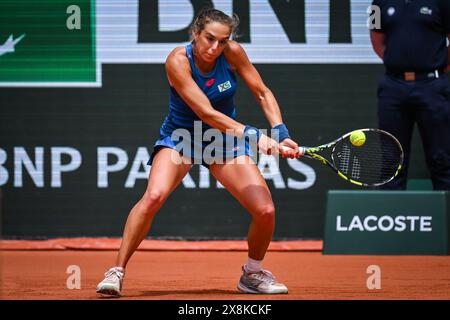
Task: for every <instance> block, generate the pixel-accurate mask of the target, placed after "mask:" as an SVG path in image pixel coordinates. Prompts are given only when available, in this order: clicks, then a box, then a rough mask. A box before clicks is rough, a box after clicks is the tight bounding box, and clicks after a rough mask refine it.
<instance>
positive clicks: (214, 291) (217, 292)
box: [123, 289, 241, 298]
mask: <svg viewBox="0 0 450 320" xmlns="http://www.w3.org/2000/svg"><path fill="white" fill-rule="evenodd" d="M171 294H181V295H184V294H198V295H224V294H241V293H240V292H238V291H236V290H221V289H199V290H152V291H141V292H140V294H137V295H124V296H123V297H124V298H133V297H136V298H137V297H159V296H167V295H171Z"/></svg>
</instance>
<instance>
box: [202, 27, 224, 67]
mask: <svg viewBox="0 0 450 320" xmlns="http://www.w3.org/2000/svg"><path fill="white" fill-rule="evenodd" d="M229 38H230V27H229V26H227V25H226V24H222V23H220V22H210V23H207V24H206V25H205V28H204V29H203V30H202V31H201V32H200V33H199V34H196V35H195V49H196V54H197V55H199V56H200V57H201V58H202V59H203V60H205V61H208V62H210V61H214V60H215V59H217V57H218V56H220V54H221V53H222V51H223V49H225V46H226V45H227V42H228V40H229Z"/></svg>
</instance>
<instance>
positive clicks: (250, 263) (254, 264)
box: [244, 257, 262, 273]
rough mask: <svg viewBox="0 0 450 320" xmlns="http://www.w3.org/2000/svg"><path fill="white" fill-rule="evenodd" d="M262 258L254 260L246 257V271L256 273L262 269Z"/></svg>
mask: <svg viewBox="0 0 450 320" xmlns="http://www.w3.org/2000/svg"><path fill="white" fill-rule="evenodd" d="M261 265H262V260H254V259H252V258H250V257H249V258H248V260H247V263H246V264H245V266H244V269H245V271H246V272H247V273H257V272H260V271H261V270H262V267H261Z"/></svg>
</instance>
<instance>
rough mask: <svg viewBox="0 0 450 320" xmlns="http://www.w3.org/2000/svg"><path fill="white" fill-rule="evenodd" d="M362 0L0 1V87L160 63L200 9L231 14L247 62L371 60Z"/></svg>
mask: <svg viewBox="0 0 450 320" xmlns="http://www.w3.org/2000/svg"><path fill="white" fill-rule="evenodd" d="M370 2H371V1H370V0H352V1H350V0H342V1H328V0H291V1H278V0H220V1H219V0H215V1H211V0H190V1H189V0H97V1H95V0H47V1H34V0H14V1H13V0H3V1H1V2H0V44H1V46H0V86H56V87H58V86H66V87H70V86H71V87H79V86H94V87H100V86H101V85H102V77H101V74H102V65H103V64H111V63H112V64H115V63H120V64H124V63H125V64H138V63H164V61H165V59H166V57H167V54H168V53H169V52H170V50H172V49H173V47H174V46H175V45H177V44H183V43H186V42H188V41H189V33H188V30H189V26H190V24H191V23H192V21H193V19H194V17H195V15H196V14H197V13H198V12H199V11H200V10H201V9H202V8H203V7H204V6H207V5H208V6H214V7H216V8H217V9H220V10H223V11H224V12H226V13H228V14H232V13H237V14H238V15H239V17H240V20H241V24H240V32H239V38H238V40H239V42H240V43H242V45H243V46H244V48H245V49H246V52H247V53H248V55H249V57H250V59H251V60H252V62H254V63H352V64H353V63H354V64H360V63H378V62H379V60H378V58H377V57H376V56H375V54H374V53H373V51H372V49H371V46H370V41H369V36H368V34H369V32H368V26H371V25H374V23H375V24H376V21H374V19H375V18H376V16H375V15H374V14H375V13H376V12H375V11H373V10H371V8H370V7H369V6H370Z"/></svg>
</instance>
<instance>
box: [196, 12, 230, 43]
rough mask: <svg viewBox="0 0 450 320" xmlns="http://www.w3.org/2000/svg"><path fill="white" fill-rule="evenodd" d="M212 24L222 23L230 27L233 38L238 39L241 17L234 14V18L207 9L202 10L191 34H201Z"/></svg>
mask: <svg viewBox="0 0 450 320" xmlns="http://www.w3.org/2000/svg"><path fill="white" fill-rule="evenodd" d="M210 22H220V23H223V24H225V25H227V26H229V27H230V31H231V38H232V39H234V38H236V34H237V28H238V26H239V17H238V15H237V14H235V13H233V16H232V17H230V16H229V15H227V14H225V13H223V12H222V11H220V10H217V9H214V8H211V7H206V8H203V9H202V10H200V12H199V14H198V15H197V17H196V18H195V20H194V22H193V23H192V26H191V28H190V30H189V31H190V34H191V35H192V34H193V33H200V32H202V30H203V29H205V25H206V24H208V23H210Z"/></svg>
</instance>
